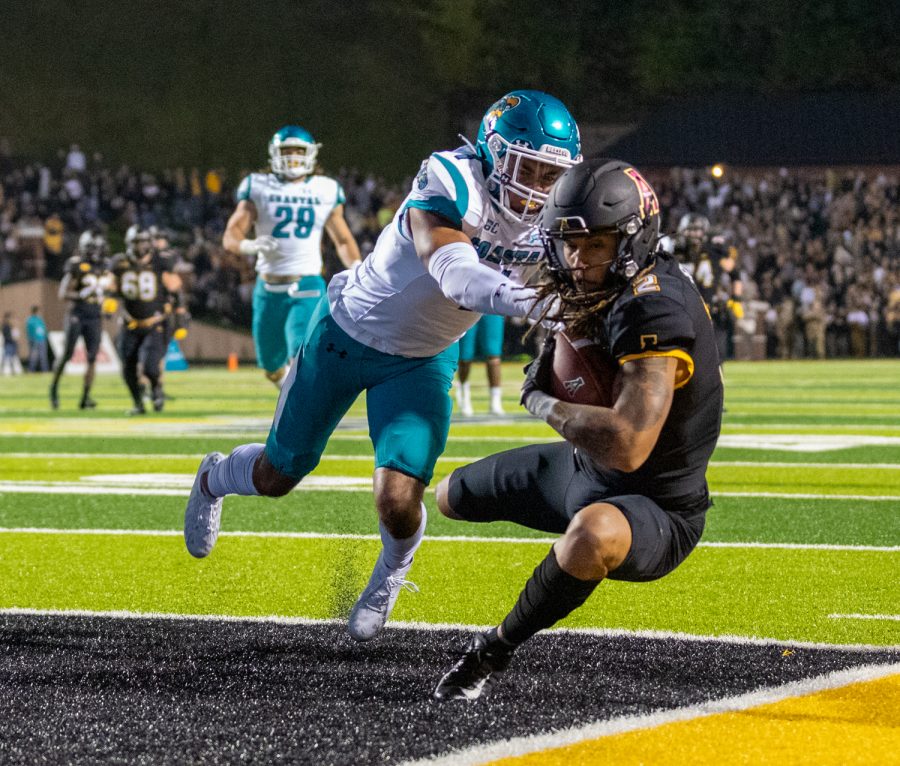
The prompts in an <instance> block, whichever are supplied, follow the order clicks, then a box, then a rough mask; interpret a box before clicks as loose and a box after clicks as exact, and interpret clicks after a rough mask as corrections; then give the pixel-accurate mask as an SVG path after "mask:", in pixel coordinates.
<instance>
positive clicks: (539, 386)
mask: <svg viewBox="0 0 900 766" xmlns="http://www.w3.org/2000/svg"><path fill="white" fill-rule="evenodd" d="M555 351H556V336H555V335H548V336H547V338H546V340H545V341H544V345H543V346H542V347H541V351H540V353H539V354H538V355H537V356H536V357H535V358H534V359H533V360H532V361H531V362H530V363H529V364H527V365H525V370H524V371H525V380H524V381H522V397H521V398H520V399H519V403H520V404H521V405H522V406H523V407H525V408H526V409H527V407H528V404H527V403H526V402H527V399H528V397H529V395H531V394H532V393H533V392H535V391H543V392H544V393H550V390H551V385H550V372H551V370H552V369H553V354H554V352H555Z"/></svg>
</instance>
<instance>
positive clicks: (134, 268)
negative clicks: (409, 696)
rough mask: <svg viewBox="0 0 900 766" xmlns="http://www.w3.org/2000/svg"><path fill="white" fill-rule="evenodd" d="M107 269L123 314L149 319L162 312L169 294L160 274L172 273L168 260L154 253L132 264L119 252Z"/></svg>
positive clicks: (164, 311)
mask: <svg viewBox="0 0 900 766" xmlns="http://www.w3.org/2000/svg"><path fill="white" fill-rule="evenodd" d="M110 270H111V271H112V273H113V275H114V276H115V278H116V282H117V284H118V292H119V295H121V296H122V302H123V304H124V307H125V311H126V312H127V313H128V315H129V316H130V317H131V318H132V319H149V318H150V317H152V316H154V315H156V314H165V313H166V304H167V303H168V302H169V292H168V290H166V287H165V285H164V284H163V281H162V275H163V274H164V273H166V272H170V271H172V263H171V260H170V259H169V258H166V257H164V256H162V255H160V254H159V253H155V252H154V253H152V254H151V255H150V257H149V258H148V259H147V260H146V261H145V262H140V263H135V262H134V261H132V260H131V259H130V258H128V257H127V256H126V255H125V254H123V253H120V254H119V255H117V256H116V257H115V258H114V259H113V261H112V264H111V266H110Z"/></svg>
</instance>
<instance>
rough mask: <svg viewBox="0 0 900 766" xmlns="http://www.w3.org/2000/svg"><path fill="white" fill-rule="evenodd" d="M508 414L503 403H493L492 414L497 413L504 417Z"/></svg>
mask: <svg viewBox="0 0 900 766" xmlns="http://www.w3.org/2000/svg"><path fill="white" fill-rule="evenodd" d="M505 414H506V410H504V409H503V405H502V404H492V405H491V415H497V416H498V417H502V416H503V415H505Z"/></svg>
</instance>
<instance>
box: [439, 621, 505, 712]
mask: <svg viewBox="0 0 900 766" xmlns="http://www.w3.org/2000/svg"><path fill="white" fill-rule="evenodd" d="M512 653H513V647H505V646H503V645H502V644H500V642H499V641H490V642H489V641H488V639H487V636H486V635H485V634H484V633H476V634H475V635H474V636H472V639H471V640H470V641H469V645H468V646H467V647H466V649H465V651H464V652H463V655H462V659H461V660H460V661H459V662H457V663H456V664H455V665H454V666H453V667H452V668H451V669H450V672H449V673H447V674H446V675H445V676H444V677H443V678H442V679H441V680H440V681H439V682H438V685H437V687H436V688H435V690H434V697H435V699H439V700H475V699H478V698H479V697H480V696H481V695H482V694H484V693H485V692H487V691H490V689H491V687H493V685H494V684H495V683H496V682H497V676H498V675H499V674H500V673H502V672H503V671H504V670H506V668H507V666H508V665H509V661H510V659H511V658H512Z"/></svg>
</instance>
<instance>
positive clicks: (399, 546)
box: [378, 503, 428, 569]
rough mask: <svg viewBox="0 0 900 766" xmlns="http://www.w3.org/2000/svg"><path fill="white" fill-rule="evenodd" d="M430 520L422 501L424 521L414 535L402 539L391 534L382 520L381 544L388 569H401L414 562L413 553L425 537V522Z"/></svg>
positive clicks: (380, 525) (380, 527)
mask: <svg viewBox="0 0 900 766" xmlns="http://www.w3.org/2000/svg"><path fill="white" fill-rule="evenodd" d="M427 521H428V513H427V512H426V511H425V503H422V523H421V524H419V528H418V529H417V530H416V531H415V532H413V534H412V535H410V536H409V537H406V538H404V539H402V540H398V539H397V538H395V537H392V536H391V533H390V532H388V531H387V528H386V527H385V526H384V524H382V523H381V522H378V527H379V529H380V530H381V545H382V546H383V548H384V551H383V553H382V557H383V559H384V563H385V564H386V565H387V567H388V569H401V568H403V567H407V566H409V565H410V564H411V563H412V560H413V554H414V553H415V552H416V549H417V548H418V547H419V545H420V544H421V542H422V538H423V537H425V522H427Z"/></svg>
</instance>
